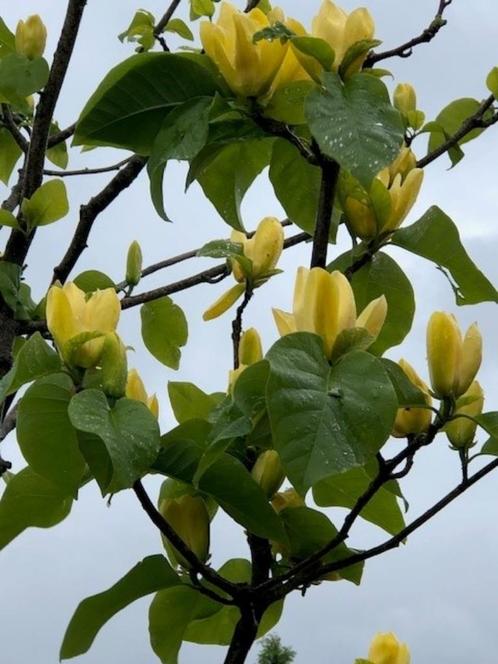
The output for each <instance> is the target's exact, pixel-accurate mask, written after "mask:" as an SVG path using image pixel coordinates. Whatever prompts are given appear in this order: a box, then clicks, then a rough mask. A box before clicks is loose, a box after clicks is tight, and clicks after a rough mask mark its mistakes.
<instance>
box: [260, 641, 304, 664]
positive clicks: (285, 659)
mask: <svg viewBox="0 0 498 664" xmlns="http://www.w3.org/2000/svg"><path fill="white" fill-rule="evenodd" d="M295 656H296V653H295V651H294V650H292V648H287V647H286V646H283V645H282V641H281V639H280V637H279V636H276V635H275V634H270V636H267V637H266V639H263V642H262V646H261V651H260V653H259V656H258V664H292V662H293V661H294V658H295Z"/></svg>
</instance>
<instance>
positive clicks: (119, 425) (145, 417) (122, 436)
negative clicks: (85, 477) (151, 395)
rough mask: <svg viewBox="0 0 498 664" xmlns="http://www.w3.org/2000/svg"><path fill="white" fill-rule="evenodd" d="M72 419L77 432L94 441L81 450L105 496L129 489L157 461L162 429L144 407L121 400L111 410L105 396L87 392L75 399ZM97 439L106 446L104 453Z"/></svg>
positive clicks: (97, 392) (71, 406)
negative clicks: (88, 435)
mask: <svg viewBox="0 0 498 664" xmlns="http://www.w3.org/2000/svg"><path fill="white" fill-rule="evenodd" d="M69 417H70V419H71V422H72V424H73V426H74V427H76V429H78V430H79V431H82V432H83V433H84V434H90V435H91V437H92V438H91V439H85V438H83V439H82V441H80V447H81V451H82V453H83V456H84V457H85V459H86V461H87V463H88V465H89V466H90V470H91V471H92V473H93V474H94V475H95V479H96V480H97V482H98V483H99V486H100V488H101V490H102V493H117V492H118V491H121V490H122V489H129V488H130V487H131V486H133V483H134V482H135V481H136V480H137V479H139V478H140V477H141V476H142V475H143V474H144V473H145V472H147V470H149V468H150V467H151V465H152V464H153V463H154V461H155V459H156V457H157V453H158V451H159V444H160V439H159V426H158V423H157V420H156V418H155V417H154V416H153V415H152V413H151V412H150V410H149V409H148V408H147V406H145V405H144V404H143V403H140V402H138V401H134V400H131V399H119V401H117V402H116V404H115V405H114V407H113V408H111V407H110V405H109V404H108V402H107V399H106V397H105V395H104V393H103V392H101V391H100V390H94V389H90V390H84V391H83V392H80V393H79V394H77V395H76V396H74V397H73V398H72V400H71V403H70V404H69ZM96 439H99V440H100V441H101V442H102V444H103V447H102V445H101V446H100V450H96V449H95V441H96ZM85 441H86V443H87V444H86V445H85ZM87 445H88V446H89V445H91V446H92V449H91V450H90V449H88V447H87ZM103 461H104V463H103ZM109 464H110V468H111V472H109Z"/></svg>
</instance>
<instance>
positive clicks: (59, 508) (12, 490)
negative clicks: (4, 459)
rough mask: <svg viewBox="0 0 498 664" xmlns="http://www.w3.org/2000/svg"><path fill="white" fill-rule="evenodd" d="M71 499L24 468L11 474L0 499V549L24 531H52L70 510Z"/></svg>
mask: <svg viewBox="0 0 498 664" xmlns="http://www.w3.org/2000/svg"><path fill="white" fill-rule="evenodd" d="M72 502H73V500H72V497H71V496H68V495H67V494H66V493H64V492H63V491H62V490H61V489H60V488H59V487H56V486H55V485H54V484H52V483H51V482H49V481H48V480H46V479H45V478H43V477H40V475H37V474H36V473H34V472H33V471H32V470H31V468H29V467H26V468H24V469H23V470H21V471H20V472H19V473H17V474H16V475H11V477H10V479H9V482H8V484H7V486H6V488H5V491H4V492H3V495H2V498H1V499H0V550H1V549H3V548H4V547H5V546H7V544H9V543H10V542H11V541H12V540H13V539H14V538H15V537H17V536H18V535H20V534H21V533H22V532H23V531H24V530H26V528H52V526H55V525H57V524H58V523H60V522H61V521H62V520H63V519H65V518H66V516H67V515H68V514H69V512H70V511H71V505H72Z"/></svg>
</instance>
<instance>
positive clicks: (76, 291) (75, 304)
mask: <svg viewBox="0 0 498 664" xmlns="http://www.w3.org/2000/svg"><path fill="white" fill-rule="evenodd" d="M62 290H63V291H64V293H65V294H66V297H67V299H68V302H69V304H70V306H71V310H72V312H73V317H74V319H75V320H76V322H77V324H78V325H79V327H80V332H84V331H86V330H87V328H86V327H85V309H86V294H85V291H83V290H81V288H78V286H77V285H76V284H75V283H73V282H72V281H68V282H67V283H65V284H64V286H63V287H62Z"/></svg>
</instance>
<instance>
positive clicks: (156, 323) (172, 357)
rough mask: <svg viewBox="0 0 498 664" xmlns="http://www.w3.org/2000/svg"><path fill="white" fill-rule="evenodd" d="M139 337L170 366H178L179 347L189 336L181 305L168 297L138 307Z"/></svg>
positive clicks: (151, 351)
mask: <svg viewBox="0 0 498 664" xmlns="http://www.w3.org/2000/svg"><path fill="white" fill-rule="evenodd" d="M140 316H141V318H142V338H143V340H144V344H145V346H146V347H147V350H148V351H149V352H150V353H151V354H152V355H153V356H154V357H155V358H156V360H159V362H161V363H162V364H164V365H166V366H167V367H170V368H171V369H178V367H179V366H180V358H181V351H180V348H181V347H182V346H185V344H186V343H187V338H188V324H187V319H186V318H185V314H184V313H183V311H182V309H180V307H179V306H178V305H177V304H175V303H174V302H173V300H172V299H171V298H169V297H162V298H160V299H159V300H154V301H153V302H147V303H146V304H144V305H143V307H142V308H141V309H140Z"/></svg>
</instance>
